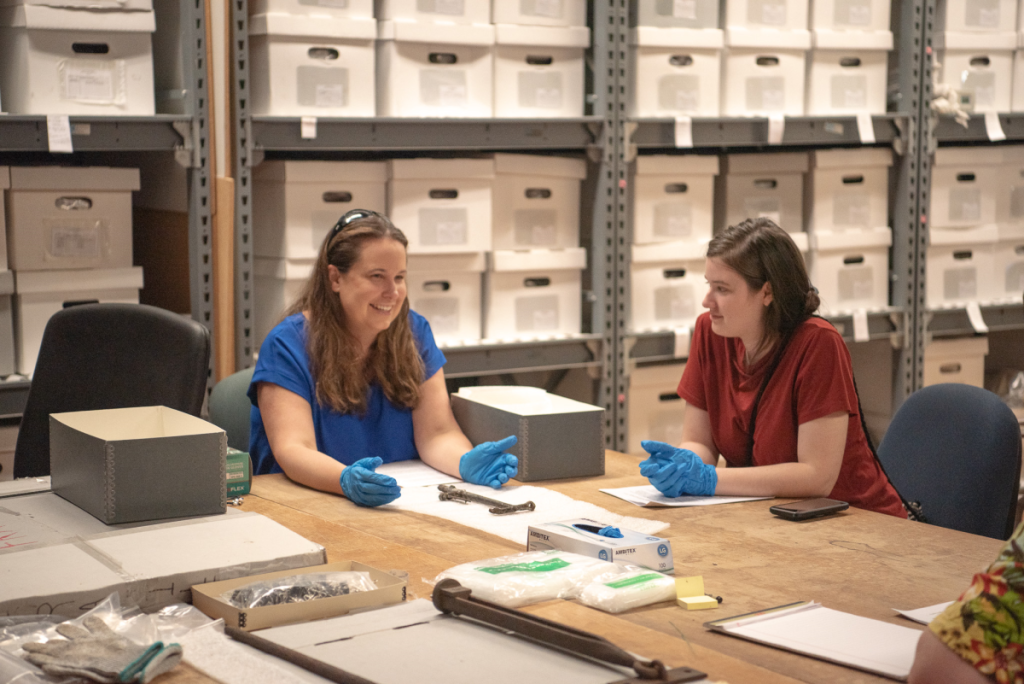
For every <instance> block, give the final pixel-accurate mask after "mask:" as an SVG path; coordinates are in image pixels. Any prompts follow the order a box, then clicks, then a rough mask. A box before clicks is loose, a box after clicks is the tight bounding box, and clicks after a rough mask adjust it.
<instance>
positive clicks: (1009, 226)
mask: <svg viewBox="0 0 1024 684" xmlns="http://www.w3.org/2000/svg"><path fill="white" fill-rule="evenodd" d="M997 230H998V242H996V244H995V267H994V272H995V277H994V278H993V282H992V298H993V299H1005V300H1009V301H1012V302H1013V303H1014V304H1016V303H1017V302H1019V301H1021V296H1022V295H1024V224H1021V223H1003V224H1000V225H999V226H998V227H997Z"/></svg>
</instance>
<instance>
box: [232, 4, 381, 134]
mask: <svg viewBox="0 0 1024 684" xmlns="http://www.w3.org/2000/svg"><path fill="white" fill-rule="evenodd" d="M376 37H377V25H376V24H375V23H374V21H373V20H372V19H353V18H340V19H325V18H322V17H314V16H289V15H287V14H261V15H257V16H254V17H251V18H250V20H249V54H250V59H251V60H252V66H251V67H250V78H251V79H252V111H253V114H258V115H268V116H325V117H327V116H331V117H359V116H373V115H374V114H375V112H376V106H377V104H376V96H375V94H374V88H375V87H376V86H375V81H374V59H375V56H374V41H375V39H376Z"/></svg>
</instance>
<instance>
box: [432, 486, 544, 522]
mask: <svg viewBox="0 0 1024 684" xmlns="http://www.w3.org/2000/svg"><path fill="white" fill-rule="evenodd" d="M437 488H438V489H439V490H441V493H440V494H438V496H437V498H438V499H440V500H441V501H458V502H459V503H480V504H484V505H486V506H491V508H489V509H487V510H489V511H490V512H491V513H493V514H494V515H508V514H509V513H518V512H519V511H532V510H533V509H535V508H536V506H535V505H534V504H533V502H532V501H527V502H526V503H521V504H510V503H508V502H505V501H498V500H497V499H488V498H487V497H486V496H480V495H479V494H474V493H473V492H467V491H466V490H465V489H456V488H455V486H454V485H437Z"/></svg>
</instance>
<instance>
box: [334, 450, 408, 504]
mask: <svg viewBox="0 0 1024 684" xmlns="http://www.w3.org/2000/svg"><path fill="white" fill-rule="evenodd" d="M383 462H384V461H383V459H381V458H380V457H379V456H374V457H373V458H361V459H359V460H358V461H356V462H355V463H353V464H352V465H350V466H347V467H346V468H345V469H344V470H342V471H341V491H342V492H344V493H345V497H346V498H348V500H349V501H351V502H352V503H354V504H356V505H357V506H366V507H368V508H373V507H374V506H383V505H384V504H386V503H391V502H392V501H394V500H395V499H397V498H398V497H400V496H402V488H401V487H399V486H398V482H396V481H395V478H393V477H391V476H390V475H384V474H383V473H375V472H373V471H374V470H376V469H377V466H379V465H380V464H381V463H383Z"/></svg>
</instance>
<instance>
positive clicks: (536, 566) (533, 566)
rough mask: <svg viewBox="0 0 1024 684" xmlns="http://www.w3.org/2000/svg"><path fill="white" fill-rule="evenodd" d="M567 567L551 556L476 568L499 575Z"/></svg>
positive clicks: (547, 570)
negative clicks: (524, 561) (545, 558)
mask: <svg viewBox="0 0 1024 684" xmlns="http://www.w3.org/2000/svg"><path fill="white" fill-rule="evenodd" d="M567 567H569V564H568V563H566V562H565V561H564V560H562V559H561V558H552V559H551V560H546V561H531V562H529V563H509V564H508V565H495V566H493V567H490V568H477V570H479V571H480V572H486V573H488V574H490V575H499V574H501V573H503V572H551V571H552V570H561V569H562V568H567Z"/></svg>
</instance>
